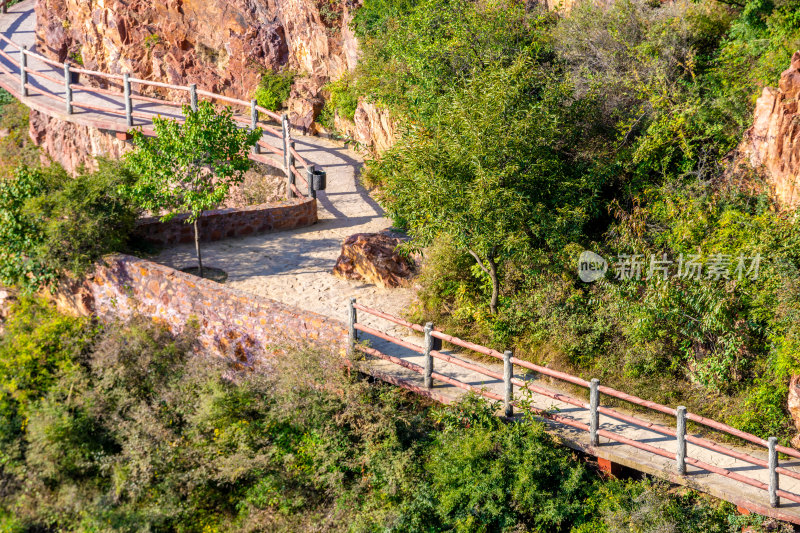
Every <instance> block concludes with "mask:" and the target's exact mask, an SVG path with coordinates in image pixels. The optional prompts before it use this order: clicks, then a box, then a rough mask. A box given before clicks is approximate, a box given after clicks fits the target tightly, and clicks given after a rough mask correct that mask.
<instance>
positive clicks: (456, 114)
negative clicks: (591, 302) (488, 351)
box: [370, 58, 598, 314]
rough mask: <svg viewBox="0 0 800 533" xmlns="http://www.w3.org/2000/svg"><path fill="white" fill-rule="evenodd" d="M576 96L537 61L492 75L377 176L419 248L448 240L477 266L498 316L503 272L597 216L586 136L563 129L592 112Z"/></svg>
mask: <svg viewBox="0 0 800 533" xmlns="http://www.w3.org/2000/svg"><path fill="white" fill-rule="evenodd" d="M569 89H570V87H569V85H568V84H565V83H562V82H559V81H556V80H551V79H549V78H548V76H547V72H546V71H544V70H543V69H542V68H540V66H539V65H538V64H537V63H536V62H535V61H534V60H533V59H529V58H523V59H521V60H519V61H517V62H515V63H514V64H512V65H510V66H508V67H496V68H494V69H487V71H486V72H484V73H481V74H480V75H477V76H475V78H473V79H472V80H470V81H469V82H468V83H467V84H466V86H465V88H464V89H462V90H459V91H454V92H453V93H452V95H451V99H450V100H449V101H446V102H444V103H443V104H442V107H441V109H440V110H439V111H438V113H437V115H436V117H435V119H434V120H432V122H433V125H432V126H431V127H430V128H422V127H420V128H417V129H415V130H412V131H411V132H410V133H409V134H408V135H407V136H406V137H405V138H404V139H403V140H402V141H401V142H400V143H399V144H398V145H397V146H396V147H395V148H394V149H393V150H391V151H390V152H388V153H387V154H385V155H384V157H383V158H382V159H381V160H380V161H376V162H375V163H374V164H373V166H372V168H371V169H370V174H371V176H372V177H373V179H376V180H378V181H382V182H383V183H384V184H385V191H384V200H385V202H386V204H387V207H388V209H389V212H390V213H391V214H392V216H393V217H394V218H395V220H396V221H398V222H399V223H400V224H401V225H403V226H406V227H407V228H408V229H409V230H410V232H411V234H412V235H413V236H414V237H415V239H417V243H418V244H419V245H421V246H425V245H427V244H429V243H431V242H432V241H433V240H434V239H435V238H437V237H438V236H440V235H442V234H446V235H448V236H449V237H450V238H451V240H452V242H453V243H454V244H455V246H456V247H457V248H458V249H460V250H462V251H465V252H467V253H469V254H470V255H471V256H472V257H473V258H474V259H475V262H476V264H477V266H478V268H479V269H480V271H481V272H483V274H484V275H485V276H486V278H488V280H489V282H490V285H491V296H490V299H489V306H490V310H491V312H492V313H493V314H495V313H496V312H497V306H498V299H499V294H500V281H501V277H502V276H501V273H500V268H501V267H502V264H503V263H504V262H505V261H507V260H509V259H511V258H513V257H516V258H521V259H527V260H532V261H539V260H541V258H542V255H543V254H544V253H547V251H548V250H552V249H555V248H558V247H560V246H563V245H564V244H566V243H568V242H570V240H571V239H575V238H577V237H578V236H579V235H580V233H581V229H582V225H583V223H584V221H585V220H586V219H587V216H588V214H589V213H590V212H591V210H592V209H593V207H594V206H593V202H594V200H595V197H596V194H597V189H598V179H597V178H596V177H595V176H593V175H592V174H590V173H582V172H581V170H582V166H583V165H582V163H581V160H580V155H579V154H578V153H577V150H576V148H577V147H579V142H580V141H579V138H580V137H579V136H580V133H581V130H580V129H579V128H577V127H575V126H574V123H573V124H571V123H569V122H567V121H565V120H564V117H566V116H575V115H585V114H586V112H587V108H585V107H583V106H582V104H581V102H578V103H573V102H571V101H570V100H569V99H568V95H569Z"/></svg>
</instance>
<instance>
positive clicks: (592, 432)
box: [589, 379, 600, 446]
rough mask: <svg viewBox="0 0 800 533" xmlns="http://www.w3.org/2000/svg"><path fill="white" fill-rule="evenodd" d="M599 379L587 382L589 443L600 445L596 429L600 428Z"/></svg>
mask: <svg viewBox="0 0 800 533" xmlns="http://www.w3.org/2000/svg"><path fill="white" fill-rule="evenodd" d="M599 407H600V380H599V379H593V380H592V381H590V382H589V444H590V445H591V446H599V445H600V437H598V435H597V431H598V430H599V429H600V410H599Z"/></svg>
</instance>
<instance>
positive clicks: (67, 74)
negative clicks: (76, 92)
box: [64, 63, 72, 115]
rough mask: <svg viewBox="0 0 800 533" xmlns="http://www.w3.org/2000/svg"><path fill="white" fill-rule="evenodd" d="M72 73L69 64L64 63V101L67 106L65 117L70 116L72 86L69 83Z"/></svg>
mask: <svg viewBox="0 0 800 533" xmlns="http://www.w3.org/2000/svg"><path fill="white" fill-rule="evenodd" d="M71 78H72V73H71V72H70V66H69V63H64V100H65V101H66V105H67V115H71V114H72V84H71V83H70V81H71Z"/></svg>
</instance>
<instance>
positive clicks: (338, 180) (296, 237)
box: [0, 0, 411, 318]
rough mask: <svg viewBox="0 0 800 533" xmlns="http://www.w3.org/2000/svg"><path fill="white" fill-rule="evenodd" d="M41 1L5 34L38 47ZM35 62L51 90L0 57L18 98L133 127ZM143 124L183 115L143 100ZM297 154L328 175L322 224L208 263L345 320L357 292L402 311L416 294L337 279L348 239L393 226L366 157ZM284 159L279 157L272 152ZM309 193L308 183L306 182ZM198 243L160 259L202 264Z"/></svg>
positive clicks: (1, 23) (314, 148)
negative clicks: (364, 172)
mask: <svg viewBox="0 0 800 533" xmlns="http://www.w3.org/2000/svg"><path fill="white" fill-rule="evenodd" d="M34 5H35V0H25V1H24V2H22V3H20V4H16V5H14V6H12V7H10V8H9V13H8V14H7V15H2V16H0V34H2V35H3V36H5V37H7V38H9V39H11V40H13V41H14V42H15V43H17V44H19V45H24V46H27V47H28V49H29V50H31V51H33V52H36V47H35V44H36V34H35V30H36V14H35V12H34ZM0 51H4V52H5V53H6V54H8V55H9V56H11V57H12V58H14V59H15V61H18V58H19V56H20V55H21V54H20V52H19V51H18V50H16V49H15V48H14V47H12V46H10V45H9V44H8V43H5V42H3V43H0ZM28 66H29V67H30V68H32V69H34V70H35V71H36V72H37V73H41V74H42V75H44V76H47V77H48V78H52V79H53V80H56V81H58V83H56V82H55V81H51V80H48V79H45V78H44V77H42V76H41V75H36V74H31V75H29V83H31V85H33V87H35V88H39V89H41V90H43V91H44V92H46V93H47V94H38V93H36V92H35V90H30V92H29V96H27V97H23V96H22V95H21V92H20V79H19V70H18V68H17V67H16V66H14V65H13V63H11V62H10V61H9V60H8V59H7V58H3V57H0V69H6V70H8V71H9V72H10V74H9V73H2V74H0V86H2V87H3V88H4V89H6V90H8V91H9V92H11V93H12V94H14V95H15V96H16V97H18V98H19V99H20V100H21V101H22V102H23V103H24V104H25V105H27V106H28V107H31V108H32V109H35V110H37V111H40V112H42V113H45V114H47V115H49V116H52V117H55V118H58V119H60V120H64V121H68V122H72V123H75V124H79V125H84V126H89V127H95V128H99V129H105V130H109V131H119V132H125V131H128V129H129V128H128V127H127V124H126V121H125V116H124V101H123V100H121V99H120V98H119V97H114V96H104V95H98V94H94V93H87V92H82V91H75V92H74V94H73V96H74V99H75V101H76V102H81V103H86V104H90V105H94V106H98V107H100V106H104V107H113V108H115V109H117V110H119V111H122V112H123V114H115V113H108V112H100V111H94V110H86V109H81V108H79V107H75V108H74V113H73V114H67V113H66V110H65V104H64V103H63V102H61V101H58V100H57V99H54V98H53V96H55V97H56V98H58V97H61V98H63V97H64V95H65V91H66V88H65V84H64V83H63V79H64V73H63V71H60V70H59V69H57V68H55V67H54V66H52V65H49V64H47V63H45V62H42V61H40V60H38V59H36V58H35V57H30V56H29V60H28ZM135 111H136V112H137V115H136V117H137V119H136V122H135V124H134V125H135V126H144V127H147V126H148V125H149V124H150V121H149V120H148V119H147V118H146V117H145V115H150V116H156V115H161V116H168V117H179V116H180V113H179V112H178V111H177V110H176V108H175V107H171V106H165V105H159V104H157V103H152V102H145V103H142V102H136V107H135ZM264 140H265V141H267V142H269V143H270V144H271V145H273V146H276V147H279V146H280V143H281V139H280V138H278V137H276V136H275V135H269V134H266V133H265V135H264ZM293 140H294V141H295V143H296V146H297V152H298V153H299V154H300V155H301V156H302V157H303V158H304V159H305V160H306V161H308V162H309V163H312V164H315V165H318V166H321V167H322V168H324V169H325V171H326V172H327V174H328V189H327V191H320V192H319V193H318V200H317V204H318V206H319V222H318V223H317V224H316V225H314V226H312V227H309V228H302V229H296V230H290V231H286V232H281V233H272V234H268V235H259V236H254V237H248V238H243V239H238V240H228V241H218V242H213V243H206V244H204V245H203V252H204V257H205V261H206V264H207V265H209V266H215V267H218V268H222V269H224V270H226V271H227V272H228V275H229V278H228V279H229V281H228V283H229V284H230V285H231V286H233V287H235V288H238V289H243V290H246V291H248V292H251V293H255V294H258V295H261V296H266V297H269V298H272V299H275V300H278V301H281V302H284V303H287V304H291V305H295V306H297V307H300V308H301V309H305V310H309V311H315V312H318V313H320V314H323V315H327V316H331V317H335V318H341V317H343V316H345V313H346V302H347V300H348V298H349V297H351V296H356V297H358V298H359V299H360V300H361V301H363V302H364V303H369V304H370V305H378V306H380V307H382V308H386V309H387V310H388V311H391V312H402V310H403V309H405V308H406V307H407V306H408V305H409V303H410V301H411V291H409V290H404V289H399V290H397V289H396V290H387V289H381V288H378V287H375V286H372V285H366V284H360V283H354V282H349V281H344V280H340V279H338V278H335V277H333V276H332V275H331V274H330V271H331V270H332V269H333V266H334V264H335V262H336V258H337V257H338V255H339V252H340V249H341V243H342V241H343V240H344V239H345V238H346V237H348V236H350V235H352V234H353V233H359V232H377V231H380V230H382V229H385V228H387V227H389V225H390V222H389V221H388V220H387V219H386V218H385V217H384V213H383V210H382V209H381V208H380V206H379V205H378V204H377V202H375V201H374V200H373V199H372V198H370V196H369V194H368V193H367V192H366V191H365V190H364V189H363V188H362V187H361V186H360V184H359V182H358V173H359V171H360V169H361V166H362V164H363V160H362V159H361V157H360V156H358V155H357V154H356V153H355V152H353V151H352V150H349V149H347V148H345V147H342V146H341V145H340V144H337V143H334V142H331V141H328V140H326V139H321V138H318V137H304V136H301V137H297V136H296V137H293ZM272 157H273V158H274V159H275V161H276V162H278V160H279V159H280V156H278V155H272ZM300 189H301V191H302V192H305V191H304V190H303V187H302V186H301V187H300ZM193 258H194V249H193V247H192V246H191V245H186V246H175V247H173V248H169V249H166V250H164V251H163V252H162V253H161V254H160V255H159V256H158V257H157V258H155V260H156V261H157V262H161V263H164V264H166V265H169V266H176V267H182V266H184V265H187V264H191V263H192V262H193V261H194V259H193Z"/></svg>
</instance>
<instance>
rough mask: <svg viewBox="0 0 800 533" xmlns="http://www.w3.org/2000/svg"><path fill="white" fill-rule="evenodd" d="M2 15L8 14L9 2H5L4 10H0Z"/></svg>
mask: <svg viewBox="0 0 800 533" xmlns="http://www.w3.org/2000/svg"><path fill="white" fill-rule="evenodd" d="M0 13H2V14H3V15H5V14H6V13H8V0H3V5H2V8H1V9H0Z"/></svg>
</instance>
